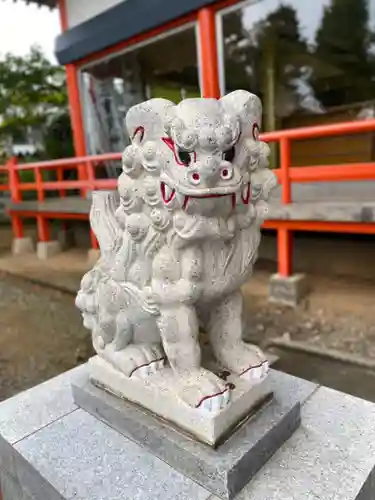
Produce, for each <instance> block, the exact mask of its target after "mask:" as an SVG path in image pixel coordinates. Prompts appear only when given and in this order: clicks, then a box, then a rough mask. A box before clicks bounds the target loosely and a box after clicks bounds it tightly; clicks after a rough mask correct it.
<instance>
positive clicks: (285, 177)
mask: <svg viewBox="0 0 375 500" xmlns="http://www.w3.org/2000/svg"><path fill="white" fill-rule="evenodd" d="M289 169H290V140H289V138H288V137H282V138H281V139H280V174H281V189H282V191H281V199H282V203H283V204H284V205H285V204H288V203H290V202H291V201H292V200H291V185H290V176H289ZM277 261H278V264H277V265H278V273H279V274H280V275H281V276H285V277H287V276H290V275H291V274H292V261H293V233H292V231H289V230H288V229H286V228H280V229H279V230H278V231H277Z"/></svg>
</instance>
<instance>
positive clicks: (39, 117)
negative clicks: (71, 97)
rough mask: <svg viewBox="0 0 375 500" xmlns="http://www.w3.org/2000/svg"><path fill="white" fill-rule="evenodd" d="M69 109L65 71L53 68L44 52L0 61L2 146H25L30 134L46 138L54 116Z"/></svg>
mask: <svg viewBox="0 0 375 500" xmlns="http://www.w3.org/2000/svg"><path fill="white" fill-rule="evenodd" d="M66 109H67V93H66V85H65V71H64V68H62V67H59V66H55V65H53V64H51V63H50V62H49V61H48V59H47V58H46V57H45V56H44V54H43V53H42V51H41V49H40V48H38V47H32V48H31V50H30V53H29V54H27V55H26V56H25V57H19V56H14V55H12V54H6V55H5V56H4V57H3V58H2V59H1V60H0V142H1V143H3V144H4V143H9V142H11V143H14V142H24V141H25V138H26V136H27V130H28V129H30V128H32V129H33V130H34V131H35V130H37V131H39V132H40V134H43V133H44V132H45V130H46V129H47V128H48V123H49V122H50V121H53V119H54V116H55V115H57V114H60V113H61V111H62V110H66Z"/></svg>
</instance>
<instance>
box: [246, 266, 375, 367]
mask: <svg viewBox="0 0 375 500" xmlns="http://www.w3.org/2000/svg"><path fill="white" fill-rule="evenodd" d="M268 279H269V274H268V273H267V272H261V271H258V272H257V273H256V274H255V276H254V280H253V282H251V281H250V282H249V284H248V285H246V286H245V287H244V292H245V293H244V294H245V297H246V301H245V303H246V315H247V324H248V328H247V332H248V333H247V338H248V339H249V340H252V339H253V340H256V341H257V342H259V343H261V344H266V343H267V342H269V341H270V340H271V339H273V338H278V337H281V338H283V339H285V340H293V341H299V342H305V343H306V344H308V345H311V346H315V347H320V348H322V349H323V350H324V349H334V350H338V351H342V352H343V353H349V354H352V355H356V356H360V357H364V358H370V359H374V360H375V313H374V298H375V283H366V282H362V281H358V282H354V281H353V280H345V279H339V278H328V277H322V276H309V283H310V286H311V292H310V294H309V296H308V298H307V299H306V300H305V301H304V302H303V303H302V304H301V305H300V306H299V307H297V308H295V309H293V308H289V307H277V306H275V305H271V304H269V303H268V302H267V281H268Z"/></svg>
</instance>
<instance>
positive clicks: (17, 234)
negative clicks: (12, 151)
mask: <svg viewBox="0 0 375 500" xmlns="http://www.w3.org/2000/svg"><path fill="white" fill-rule="evenodd" d="M6 166H7V167H8V180H9V181H8V182H9V189H10V196H11V200H12V202H13V203H20V202H21V201H22V195H21V191H20V188H19V183H20V182H19V181H20V178H19V173H18V171H17V158H16V157H12V158H10V160H9V161H8V163H7V165H6ZM10 218H11V222H12V231H13V237H14V238H23V236H24V231H23V220H22V218H21V217H20V216H19V215H17V214H16V213H14V212H11V215H10Z"/></svg>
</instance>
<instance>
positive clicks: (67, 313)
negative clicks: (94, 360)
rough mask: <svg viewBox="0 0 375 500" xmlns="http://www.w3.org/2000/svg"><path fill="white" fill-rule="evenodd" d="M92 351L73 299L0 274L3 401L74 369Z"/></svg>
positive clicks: (0, 391)
mask: <svg viewBox="0 0 375 500" xmlns="http://www.w3.org/2000/svg"><path fill="white" fill-rule="evenodd" d="M89 349H90V341H89V334H88V332H87V330H85V329H84V328H83V327H82V324H81V318H80V314H79V313H78V311H77V310H76V308H75V306H74V301H73V297H72V296H71V295H68V294H66V293H61V292H58V291H55V290H51V289H47V288H44V287H40V286H37V285H33V284H30V283H27V282H25V281H24V280H22V279H20V278H14V277H10V276H9V275H4V273H1V272H0V401H1V400H2V399H5V398H7V397H10V396H12V395H13V394H15V393H17V392H19V391H21V390H24V389H27V388H29V387H32V386H34V385H36V384H38V383H40V382H42V381H44V380H46V379H48V378H50V377H53V376H55V375H58V374H59V373H61V372H63V371H65V370H68V369H70V368H73V367H74V366H76V365H77V363H78V362H79V361H80V360H83V359H85V358H86V357H87V356H88V355H89V352H88V350H89Z"/></svg>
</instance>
